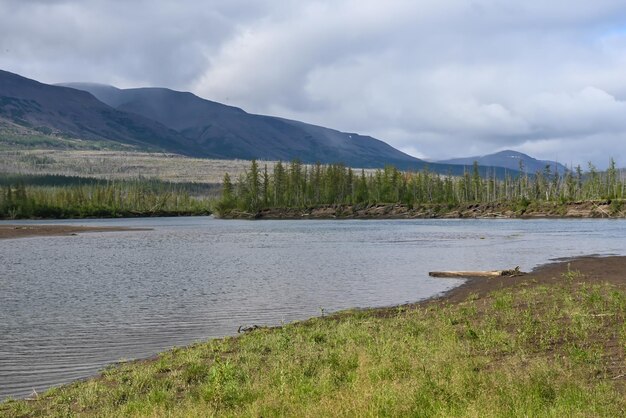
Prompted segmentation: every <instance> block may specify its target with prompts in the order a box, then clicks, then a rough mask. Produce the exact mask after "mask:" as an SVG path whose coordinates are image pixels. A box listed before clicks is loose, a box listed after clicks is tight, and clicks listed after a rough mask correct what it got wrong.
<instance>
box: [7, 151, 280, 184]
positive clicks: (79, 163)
mask: <svg viewBox="0 0 626 418" xmlns="http://www.w3.org/2000/svg"><path fill="white" fill-rule="evenodd" d="M267 164H268V167H269V169H270V170H271V168H272V167H273V163H272V162H268V163H267ZM249 165H250V162H249V161H243V160H215V159H205V158H189V157H184V156H181V155H176V154H167V153H162V152H138V151H136V150H135V151H128V150H127V151H119V150H118V151H113V150H106V151H105V150H67V149H66V150H58V149H57V150H42V149H38V150H15V149H6V150H3V149H2V147H0V176H2V175H3V174H2V173H5V174H32V175H46V174H47V175H64V176H79V177H90V178H100V179H106V180H136V179H145V178H149V179H157V180H161V181H165V182H172V183H207V184H219V183H221V182H222V178H223V177H224V173H227V172H228V173H230V174H231V175H234V176H238V175H239V174H242V173H244V172H245V170H246V168H247V167H248V166H249Z"/></svg>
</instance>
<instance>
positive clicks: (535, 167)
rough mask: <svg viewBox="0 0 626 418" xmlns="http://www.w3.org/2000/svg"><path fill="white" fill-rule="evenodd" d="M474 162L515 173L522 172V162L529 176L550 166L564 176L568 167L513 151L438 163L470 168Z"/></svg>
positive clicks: (552, 170) (553, 170)
mask: <svg viewBox="0 0 626 418" xmlns="http://www.w3.org/2000/svg"><path fill="white" fill-rule="evenodd" d="M474 161H476V162H478V164H479V165H483V166H487V167H502V168H506V169H508V170H515V171H519V170H520V161H521V162H522V166H523V170H524V171H525V172H526V173H529V174H534V173H536V172H538V171H540V172H543V171H544V170H545V168H546V166H550V170H551V172H552V173H554V172H555V170H557V171H558V173H559V174H564V173H565V172H566V171H567V167H565V166H564V165H563V164H560V163H557V162H555V161H545V160H537V159H535V158H533V157H531V156H529V155H526V154H523V153H521V152H518V151H511V150H506V151H500V152H496V153H495V154H489V155H483V156H480V157H467V158H453V159H450V160H442V161H437V162H438V163H441V164H455V165H463V166H470V165H472V164H474Z"/></svg>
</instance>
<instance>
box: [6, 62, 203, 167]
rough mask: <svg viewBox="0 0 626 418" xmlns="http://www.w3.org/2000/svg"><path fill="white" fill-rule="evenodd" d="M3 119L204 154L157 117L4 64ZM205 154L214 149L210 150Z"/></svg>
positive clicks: (71, 133) (76, 134) (88, 136)
mask: <svg viewBox="0 0 626 418" xmlns="http://www.w3.org/2000/svg"><path fill="white" fill-rule="evenodd" d="M0 122H4V123H6V124H17V125H20V126H24V127H26V128H31V129H37V130H38V131H41V132H48V133H56V134H61V135H66V136H71V137H76V138H82V139H87V140H109V141H116V142H120V143H124V144H131V145H136V146H140V147H144V148H152V149H162V150H169V151H180V150H186V152H184V153H186V154H194V153H198V154H202V153H203V150H201V149H200V148H199V147H197V146H196V144H194V142H193V141H191V140H189V139H187V138H185V137H184V136H183V135H181V134H180V133H178V132H176V131H175V130H173V129H170V128H168V127H166V126H164V125H162V124H160V123H158V122H156V121H153V120H150V119H148V118H145V117H143V116H140V115H137V114H134V113H127V112H123V111H119V110H117V109H114V108H112V107H110V106H108V105H106V104H104V103H102V102H101V101H99V100H98V99H96V98H95V97H94V96H93V95H91V94H89V93H87V92H84V91H80V90H76V89H72V88H67V87H59V86H51V85H48V84H43V83H39V82H37V81H34V80H30V79H28V78H24V77H22V76H19V75H17V74H13V73H9V72H7V71H2V70H0ZM204 155H205V156H210V155H211V154H210V153H208V152H206V153H204Z"/></svg>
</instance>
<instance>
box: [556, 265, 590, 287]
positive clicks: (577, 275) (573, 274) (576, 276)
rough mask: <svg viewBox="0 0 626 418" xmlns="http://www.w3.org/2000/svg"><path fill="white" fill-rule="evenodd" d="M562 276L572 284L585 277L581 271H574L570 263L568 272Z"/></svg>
mask: <svg viewBox="0 0 626 418" xmlns="http://www.w3.org/2000/svg"><path fill="white" fill-rule="evenodd" d="M561 276H562V277H563V278H564V279H566V280H567V281H568V282H570V283H572V282H573V281H574V280H580V279H582V278H583V277H584V276H583V274H582V273H581V272H580V271H579V270H572V269H571V264H570V263H567V271H566V272H565V273H563V274H562V275H561Z"/></svg>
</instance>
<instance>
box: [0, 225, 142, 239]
mask: <svg viewBox="0 0 626 418" xmlns="http://www.w3.org/2000/svg"><path fill="white" fill-rule="evenodd" d="M148 230H149V229H146V228H122V227H101V226H73V225H0V239H13V238H26V237H45V236H64V235H77V234H79V233H84V232H114V231H148Z"/></svg>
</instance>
